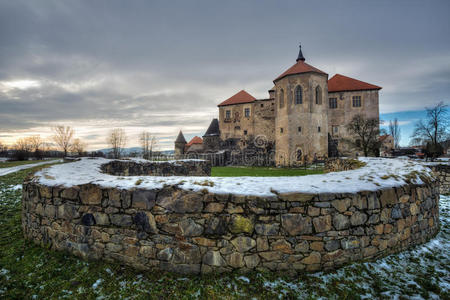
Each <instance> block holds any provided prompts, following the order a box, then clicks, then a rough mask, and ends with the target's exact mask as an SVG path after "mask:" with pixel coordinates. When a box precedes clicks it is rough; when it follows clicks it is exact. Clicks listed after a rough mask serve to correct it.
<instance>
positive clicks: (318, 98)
mask: <svg viewBox="0 0 450 300" xmlns="http://www.w3.org/2000/svg"><path fill="white" fill-rule="evenodd" d="M316 104H319V105H320V104H322V89H321V88H320V86H316Z"/></svg>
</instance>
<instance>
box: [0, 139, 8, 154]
mask: <svg viewBox="0 0 450 300" xmlns="http://www.w3.org/2000/svg"><path fill="white" fill-rule="evenodd" d="M7 150H8V147H7V146H6V145H5V144H3V143H2V142H1V141H0V153H3V152H6V151H7Z"/></svg>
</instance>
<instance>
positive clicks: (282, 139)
mask: <svg viewBox="0 0 450 300" xmlns="http://www.w3.org/2000/svg"><path fill="white" fill-rule="evenodd" d="M327 81H328V74H326V73H325V72H323V71H321V70H319V69H317V68H315V67H313V66H311V65H309V64H307V63H305V57H304V56H303V53H302V50H301V46H300V50H299V54H298V57H297V60H296V63H295V64H294V65H293V66H292V67H290V68H289V69H287V70H286V71H285V72H284V73H282V74H281V75H280V76H278V77H277V78H276V79H275V80H274V81H273V82H274V84H275V88H274V89H275V143H276V149H275V162H276V164H277V165H281V166H291V165H296V164H301V163H302V162H304V161H305V160H306V161H312V160H313V159H314V158H321V157H326V156H327V155H328V121H327V113H328V105H327V103H328V102H327V101H328V100H327V98H328V86H327Z"/></svg>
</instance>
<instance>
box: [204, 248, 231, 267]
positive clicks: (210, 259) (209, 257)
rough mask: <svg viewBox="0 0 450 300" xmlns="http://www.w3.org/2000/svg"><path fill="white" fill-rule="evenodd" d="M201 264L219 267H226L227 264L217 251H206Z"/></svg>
mask: <svg viewBox="0 0 450 300" xmlns="http://www.w3.org/2000/svg"><path fill="white" fill-rule="evenodd" d="M202 261H203V263H204V264H207V265H209V266H215V267H221V266H226V265H227V263H226V262H225V260H224V259H223V257H222V255H220V252H219V251H212V250H211V251H208V252H206V254H205V255H204V256H203V260H202Z"/></svg>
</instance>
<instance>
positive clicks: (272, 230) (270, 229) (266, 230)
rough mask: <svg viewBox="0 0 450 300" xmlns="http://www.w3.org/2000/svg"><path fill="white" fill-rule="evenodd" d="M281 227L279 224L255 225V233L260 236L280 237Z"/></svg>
mask: <svg viewBox="0 0 450 300" xmlns="http://www.w3.org/2000/svg"><path fill="white" fill-rule="evenodd" d="M279 230H280V225H279V224H278V223H273V224H263V223H259V224H256V225H255V231H256V233H257V234H258V235H278V233H279Z"/></svg>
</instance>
